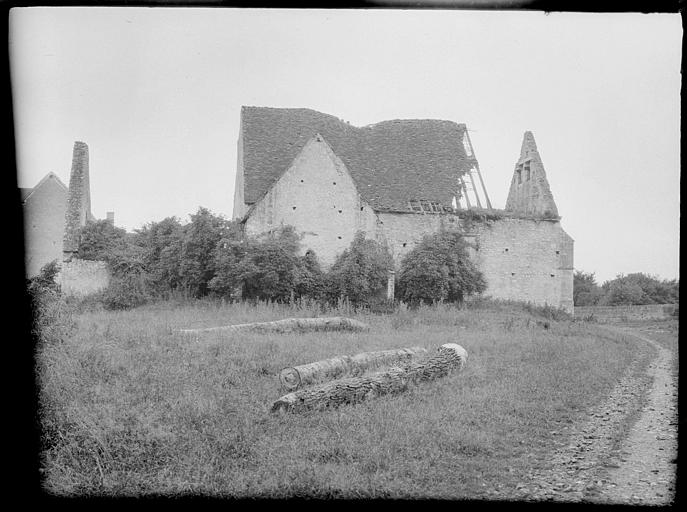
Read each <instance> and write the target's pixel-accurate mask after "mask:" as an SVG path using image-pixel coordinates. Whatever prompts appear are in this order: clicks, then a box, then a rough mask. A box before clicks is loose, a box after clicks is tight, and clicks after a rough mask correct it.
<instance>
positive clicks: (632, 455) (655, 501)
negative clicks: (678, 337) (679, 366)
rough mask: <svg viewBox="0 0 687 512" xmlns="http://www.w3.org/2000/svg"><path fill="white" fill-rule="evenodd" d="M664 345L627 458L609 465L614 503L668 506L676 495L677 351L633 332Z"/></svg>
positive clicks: (609, 497)
mask: <svg viewBox="0 0 687 512" xmlns="http://www.w3.org/2000/svg"><path fill="white" fill-rule="evenodd" d="M632 335H633V336H636V337H638V338H640V339H642V340H643V341H645V342H647V343H649V344H651V345H653V346H654V347H655V348H656V349H657V350H658V356H657V357H656V359H655V360H654V361H653V362H652V363H651V364H650V365H649V368H648V373H649V375H650V376H651V377H652V379H653V383H652V386H651V389H650V391H649V394H648V397H647V404H646V406H645V408H644V410H643V411H642V414H641V415H640V417H639V419H638V420H637V422H636V423H635V424H634V425H633V426H632V428H631V430H630V435H629V436H628V438H627V440H626V441H625V443H624V444H623V446H622V452H621V453H622V454H623V455H624V457H623V458H622V459H621V460H620V462H619V464H618V466H619V467H617V468H610V469H609V470H608V477H607V479H608V482H609V485H608V486H606V487H605V488H604V489H603V493H602V496H601V499H602V500H603V501H605V502H610V503H631V504H646V505H667V504H669V503H670V502H672V500H673V499H674V496H675V477H676V469H677V467H676V462H677V459H676V458H677V421H678V417H677V378H676V377H677V376H676V375H673V371H672V369H673V357H675V356H676V355H675V354H674V353H673V352H672V351H670V350H668V349H666V348H663V347H662V346H661V345H660V344H659V343H657V342H656V341H654V340H652V339H650V338H648V337H646V336H644V335H642V334H639V333H637V332H633V333H632Z"/></svg>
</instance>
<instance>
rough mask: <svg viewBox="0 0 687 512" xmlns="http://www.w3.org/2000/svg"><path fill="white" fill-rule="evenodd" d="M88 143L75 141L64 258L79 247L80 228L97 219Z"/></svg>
mask: <svg viewBox="0 0 687 512" xmlns="http://www.w3.org/2000/svg"><path fill="white" fill-rule="evenodd" d="M88 167H89V162H88V145H86V144H85V143H84V142H79V141H77V142H75V143H74V151H73V156H72V170H71V174H70V176H69V198H68V201H67V211H66V214H65V220H64V242H63V249H62V250H63V251H64V258H65V259H69V258H70V257H71V256H72V255H73V254H74V253H76V251H77V250H78V249H79V230H80V229H81V228H82V227H83V226H85V225H86V222H87V221H92V220H95V217H93V214H92V213H91V188H90V178H89V169H88Z"/></svg>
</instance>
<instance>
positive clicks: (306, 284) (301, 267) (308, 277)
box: [295, 249, 326, 300]
mask: <svg viewBox="0 0 687 512" xmlns="http://www.w3.org/2000/svg"><path fill="white" fill-rule="evenodd" d="M296 272H297V278H296V288H295V294H296V297H299V298H306V299H313V300H320V299H323V298H324V297H325V292H326V284H325V275H326V274H325V273H324V272H323V271H322V268H321V267H320V262H319V260H318V259H317V255H316V254H315V251H313V250H312V249H308V250H307V251H306V253H305V255H304V256H302V257H301V258H300V261H299V262H298V266H297V269H296Z"/></svg>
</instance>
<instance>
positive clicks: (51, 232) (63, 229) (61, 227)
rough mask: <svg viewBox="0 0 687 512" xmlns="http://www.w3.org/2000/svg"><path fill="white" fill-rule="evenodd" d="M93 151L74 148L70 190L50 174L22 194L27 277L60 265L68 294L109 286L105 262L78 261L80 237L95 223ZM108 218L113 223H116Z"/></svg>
mask: <svg viewBox="0 0 687 512" xmlns="http://www.w3.org/2000/svg"><path fill="white" fill-rule="evenodd" d="M89 180H90V177H89V155H88V145H87V144H85V143H84V142H79V141H77V142H75V143H74V149H73V153H72V168H71V172H70V175H69V188H67V187H66V186H65V185H64V183H62V181H61V180H60V179H59V178H58V177H57V176H56V175H55V174H54V173H52V172H51V173H48V174H47V175H46V176H45V177H44V178H43V179H42V180H41V181H40V182H38V184H37V185H36V186H35V187H33V188H31V189H26V188H22V189H20V194H21V201H22V212H23V217H24V261H25V271H26V275H27V277H32V276H35V275H36V274H38V272H39V271H40V270H41V268H42V267H43V266H44V265H46V264H47V263H50V262H51V261H53V260H57V262H58V263H60V264H61V267H62V270H61V272H60V282H61V284H62V287H63V289H64V290H65V291H66V292H69V291H74V292H77V293H88V292H90V291H95V290H98V289H101V288H103V287H104V286H106V285H107V282H109V275H108V274H107V271H106V268H105V264H104V263H103V262H92V261H89V262H84V261H81V260H78V259H74V256H75V255H76V253H77V250H78V248H79V231H80V229H81V228H82V227H83V226H85V225H86V223H87V222H89V221H94V220H96V219H95V217H94V216H93V213H92V212H91V189H90V181H89ZM112 216H113V214H112V212H109V213H108V219H112V221H113V222H114V218H113V217H112Z"/></svg>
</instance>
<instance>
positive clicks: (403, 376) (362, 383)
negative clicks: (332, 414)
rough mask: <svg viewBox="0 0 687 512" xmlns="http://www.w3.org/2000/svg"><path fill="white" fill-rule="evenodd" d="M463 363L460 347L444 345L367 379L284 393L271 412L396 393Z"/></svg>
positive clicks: (292, 410)
mask: <svg viewBox="0 0 687 512" xmlns="http://www.w3.org/2000/svg"><path fill="white" fill-rule="evenodd" d="M466 361H467V352H466V350H465V349H464V348H463V347H461V346H460V345H457V344H455V343H447V344H445V345H442V346H441V347H439V349H438V351H437V353H436V354H435V355H433V356H430V357H428V358H426V359H424V360H421V361H417V362H407V363H404V364H401V365H398V366H394V367H392V368H390V369H388V370H385V371H379V372H375V373H372V374H370V375H367V376H361V377H349V378H343V379H338V380H335V381H332V382H328V383H325V384H320V385H317V386H314V387H311V388H308V389H301V390H298V391H294V392H292V393H289V394H286V395H284V396H282V397H281V398H279V399H278V400H277V401H276V402H274V404H273V405H272V412H279V411H290V412H300V411H306V410H310V409H323V408H326V407H336V406H339V405H342V404H354V403H358V402H361V401H363V400H367V399H369V398H373V397H377V396H382V395H386V394H391V393H400V392H402V391H405V390H406V389H408V387H409V386H410V385H414V384H419V383H420V382H426V381H431V380H434V379H437V378H440V377H443V376H445V375H448V374H449V373H450V372H451V371H452V370H460V369H462V368H463V366H464V365H465V362H466Z"/></svg>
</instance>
